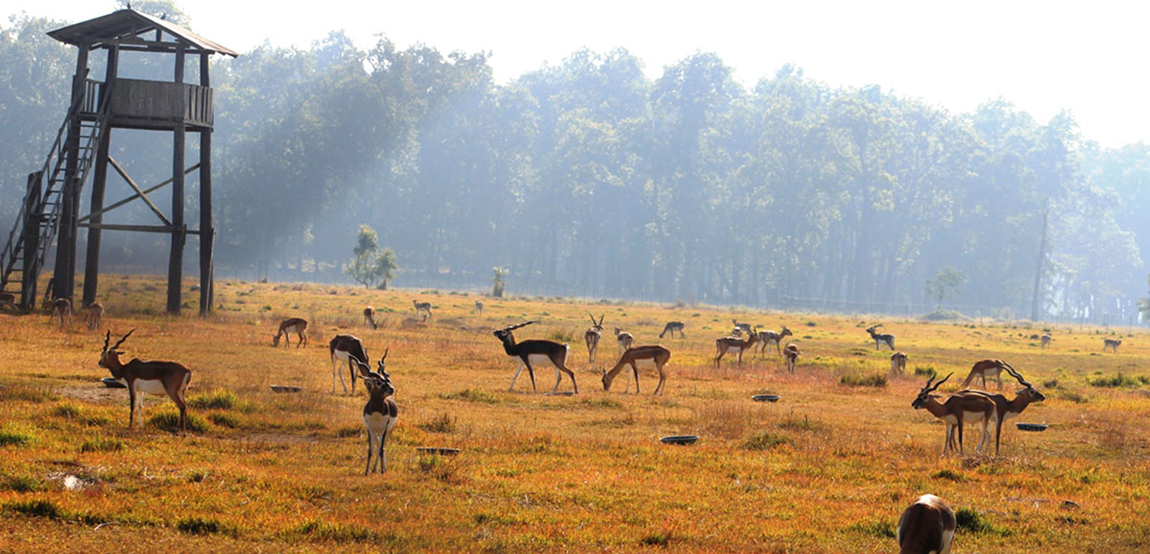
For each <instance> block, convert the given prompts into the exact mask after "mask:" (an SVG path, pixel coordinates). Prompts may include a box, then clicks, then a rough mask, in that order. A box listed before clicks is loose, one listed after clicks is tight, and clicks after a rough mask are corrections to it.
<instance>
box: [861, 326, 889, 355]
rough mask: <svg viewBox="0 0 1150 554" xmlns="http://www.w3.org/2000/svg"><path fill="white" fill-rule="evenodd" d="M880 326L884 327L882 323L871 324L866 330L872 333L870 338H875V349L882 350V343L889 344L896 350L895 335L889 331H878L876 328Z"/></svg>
mask: <svg viewBox="0 0 1150 554" xmlns="http://www.w3.org/2000/svg"><path fill="white" fill-rule="evenodd" d="M879 327H882V324H881V323H879V324H878V325H874V326H871V327H869V328H867V330H866V332H868V333H870V338H872V339H874V349H875V350H882V346H880V345H883V344H885V345H887V346H889V347H890V349H891V350H894V335H891V334H889V333H876V332H875V329H878V328H879Z"/></svg>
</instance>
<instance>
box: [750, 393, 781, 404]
mask: <svg viewBox="0 0 1150 554" xmlns="http://www.w3.org/2000/svg"><path fill="white" fill-rule="evenodd" d="M751 400H754V401H755V402H778V401H779V395H777V394H756V395H754V396H752V397H751Z"/></svg>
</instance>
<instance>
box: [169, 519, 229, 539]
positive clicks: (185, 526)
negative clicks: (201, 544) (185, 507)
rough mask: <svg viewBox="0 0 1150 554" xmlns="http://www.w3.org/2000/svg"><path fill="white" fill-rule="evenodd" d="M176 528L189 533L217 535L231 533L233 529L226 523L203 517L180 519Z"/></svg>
mask: <svg viewBox="0 0 1150 554" xmlns="http://www.w3.org/2000/svg"><path fill="white" fill-rule="evenodd" d="M176 529H179V530H180V531H182V532H184V533H187V534H189V535H216V534H220V533H224V534H231V533H232V531H231V530H230V529H229V528H228V527H227V526H226V525H224V524H222V523H220V522H218V521H216V520H214V519H206V518H201V517H189V518H185V519H182V520H180V522H179V523H177V524H176Z"/></svg>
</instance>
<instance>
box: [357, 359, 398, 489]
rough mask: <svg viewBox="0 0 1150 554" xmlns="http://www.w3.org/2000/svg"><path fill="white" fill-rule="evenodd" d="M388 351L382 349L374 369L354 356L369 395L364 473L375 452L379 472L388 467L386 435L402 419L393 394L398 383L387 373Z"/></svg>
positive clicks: (366, 414)
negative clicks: (393, 381) (392, 381)
mask: <svg viewBox="0 0 1150 554" xmlns="http://www.w3.org/2000/svg"><path fill="white" fill-rule="evenodd" d="M387 352H388V350H384V351H383V357H382V358H380V359H379V361H378V362H377V364H378V365H379V367H378V368H376V370H375V371H370V368H369V367H368V365H367V364H365V363H362V362H360V361H359V360H356V359H355V357H354V356H353V357H352V360H353V361H354V363H355V364H356V365H357V366H358V369H359V372H360V374H362V375H363V386H364V387H365V388H367V396H368V398H367V404H364V406H363V425H364V427H366V428H367V467H365V468H364V469H363V474H364V475H367V474H368V473H371V470H372V464H371V458H372V455H373V454H374V455H375V460H376V467H378V468H379V473H383V472H385V471H387V450H386V448H387V437H388V435H390V434H391V430H392V428H394V427H395V422H396V421H398V420H399V406H398V405H396V403H395V398H394V396H393V395H394V394H395V387H393V386H392V384H391V375H389V374H388V373H387V369H386V365H385V360H387Z"/></svg>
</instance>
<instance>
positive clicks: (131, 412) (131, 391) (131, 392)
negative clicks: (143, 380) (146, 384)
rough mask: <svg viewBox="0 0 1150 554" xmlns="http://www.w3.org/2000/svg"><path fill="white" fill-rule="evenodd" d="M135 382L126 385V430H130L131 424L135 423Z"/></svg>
mask: <svg viewBox="0 0 1150 554" xmlns="http://www.w3.org/2000/svg"><path fill="white" fill-rule="evenodd" d="M136 398H137V394H136V382H135V381H132V382H130V383H128V406H129V408H128V429H131V428H132V424H133V423H135V421H136Z"/></svg>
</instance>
